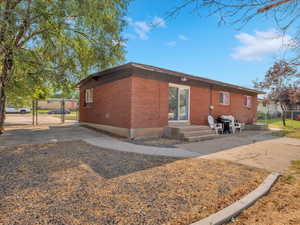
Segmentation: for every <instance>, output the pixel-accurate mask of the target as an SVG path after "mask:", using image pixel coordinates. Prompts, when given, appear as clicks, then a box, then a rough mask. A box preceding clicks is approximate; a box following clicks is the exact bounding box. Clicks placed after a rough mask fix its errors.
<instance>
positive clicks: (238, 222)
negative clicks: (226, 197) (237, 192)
mask: <svg viewBox="0 0 300 225" xmlns="http://www.w3.org/2000/svg"><path fill="white" fill-rule="evenodd" d="M248 224H258V225H271V224H272V225H299V224H300V161H294V163H293V164H292V166H291V167H290V168H289V169H288V170H286V171H285V172H284V175H283V176H282V177H281V178H280V179H279V181H278V182H277V183H276V184H275V185H274V187H273V188H272V189H271V191H270V193H269V194H268V195H267V196H266V197H264V198H262V199H260V200H258V201H257V202H256V203H255V204H254V205H253V206H252V207H251V208H249V209H247V210H245V211H244V212H242V213H241V215H240V216H239V217H237V218H236V219H235V221H234V222H232V223H230V225H248Z"/></svg>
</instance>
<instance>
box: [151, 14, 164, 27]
mask: <svg viewBox="0 0 300 225" xmlns="http://www.w3.org/2000/svg"><path fill="white" fill-rule="evenodd" d="M152 23H153V25H154V26H156V27H161V28H165V27H167V25H166V21H165V20H164V19H163V18H160V17H157V16H155V17H154V18H153V21H152Z"/></svg>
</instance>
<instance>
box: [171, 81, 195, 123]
mask: <svg viewBox="0 0 300 225" xmlns="http://www.w3.org/2000/svg"><path fill="white" fill-rule="evenodd" d="M189 94H190V90H189V88H185V87H176V86H170V87H169V116H168V117H169V120H173V121H186V120H189Z"/></svg>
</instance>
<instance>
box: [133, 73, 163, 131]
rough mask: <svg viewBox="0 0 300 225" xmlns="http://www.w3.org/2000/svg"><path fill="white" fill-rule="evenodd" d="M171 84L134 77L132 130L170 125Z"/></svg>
mask: <svg viewBox="0 0 300 225" xmlns="http://www.w3.org/2000/svg"><path fill="white" fill-rule="evenodd" d="M168 85H169V84H168V83H167V82H162V81H157V80H149V79H144V78H140V77H132V103H131V104H132V108H131V109H132V115H131V120H132V128H153V127H164V126H167V125H168V110H169V99H168V98H169V96H168V95H169V89H168V87H169V86H168Z"/></svg>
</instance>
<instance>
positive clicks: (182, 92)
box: [179, 89, 189, 120]
mask: <svg viewBox="0 0 300 225" xmlns="http://www.w3.org/2000/svg"><path fill="white" fill-rule="evenodd" d="M188 119H189V89H179V120H188Z"/></svg>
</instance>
